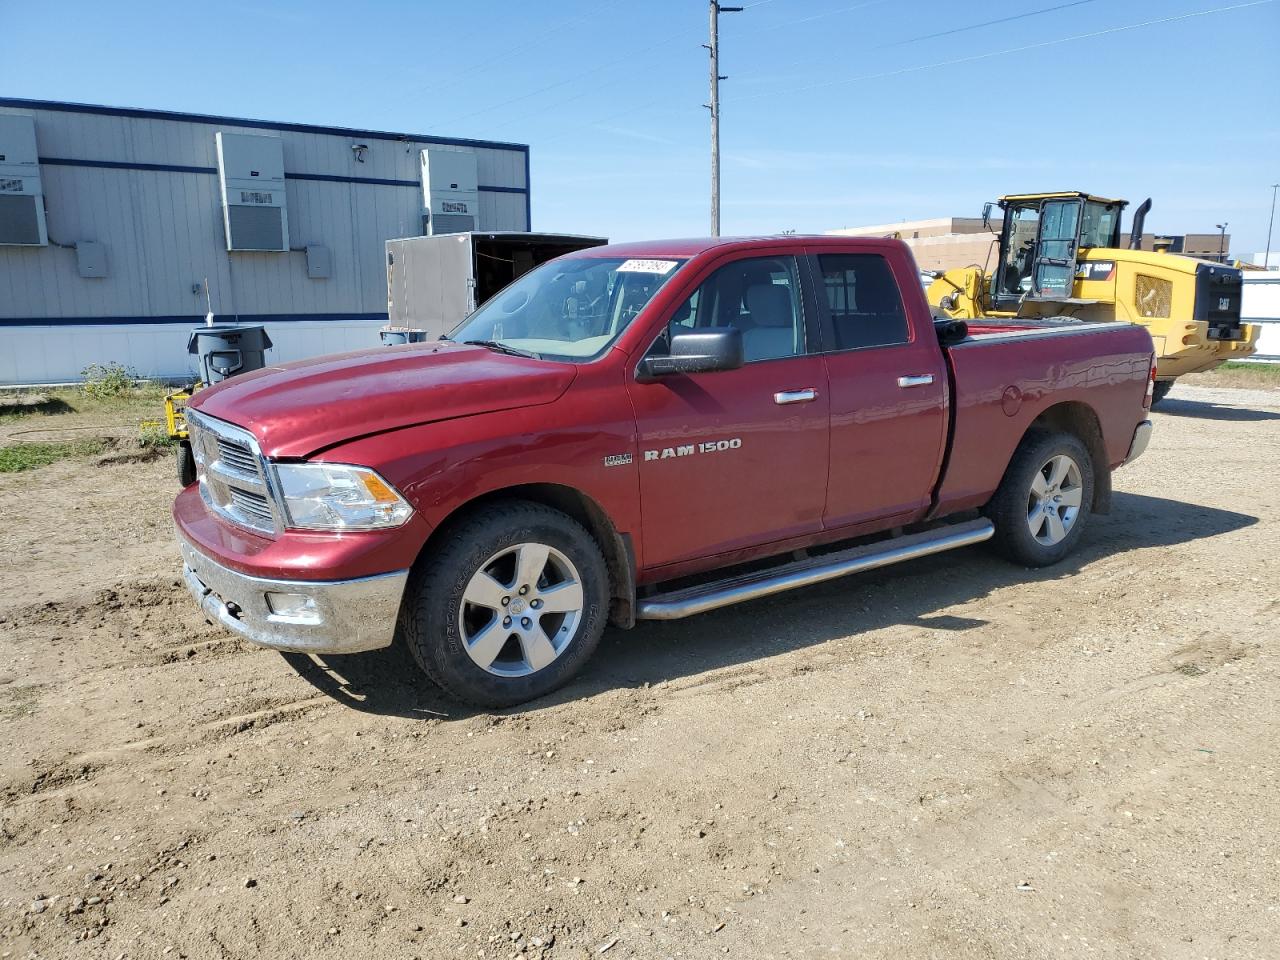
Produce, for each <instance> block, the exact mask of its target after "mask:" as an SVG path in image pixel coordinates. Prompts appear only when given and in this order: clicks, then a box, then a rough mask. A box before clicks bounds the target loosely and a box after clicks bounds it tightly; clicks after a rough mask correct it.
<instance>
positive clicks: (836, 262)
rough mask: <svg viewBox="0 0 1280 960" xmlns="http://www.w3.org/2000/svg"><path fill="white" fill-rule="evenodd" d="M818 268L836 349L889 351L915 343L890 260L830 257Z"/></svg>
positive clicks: (855, 255) (826, 255)
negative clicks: (891, 348)
mask: <svg viewBox="0 0 1280 960" xmlns="http://www.w3.org/2000/svg"><path fill="white" fill-rule="evenodd" d="M818 267H819V271H820V272H821V275H822V293H823V295H824V296H825V299H826V303H827V311H828V316H829V317H830V318H831V334H830V339H831V341H832V342H831V343H830V348H831V349H833V350H856V349H859V348H861V347H884V346H890V345H892V344H898V343H906V342H907V341H908V339H910V337H909V335H908V330H907V314H906V310H905V309H904V307H903V304H902V294H901V292H900V291H899V290H898V284H897V281H896V280H894V278H893V270H892V269H891V268H890V267H889V263H888V261H886V260H885V258H884V257H882V256H880V255H879V254H874V253H824V254H820V255H819V256H818Z"/></svg>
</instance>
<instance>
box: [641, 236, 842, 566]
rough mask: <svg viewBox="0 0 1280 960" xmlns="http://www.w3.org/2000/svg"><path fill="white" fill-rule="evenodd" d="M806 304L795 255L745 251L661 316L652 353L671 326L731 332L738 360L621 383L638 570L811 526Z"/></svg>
mask: <svg viewBox="0 0 1280 960" xmlns="http://www.w3.org/2000/svg"><path fill="white" fill-rule="evenodd" d="M805 300H806V298H805V297H804V295H803V291H802V288H801V282H800V264H799V263H798V261H797V259H796V257H794V256H790V255H787V256H751V257H746V258H741V259H737V260H732V261H730V262H729V263H727V264H724V265H722V266H720V267H718V268H717V269H715V270H714V271H713V272H712V273H711V274H710V275H709V276H708V277H707V278H706V279H705V280H703V281H702V282H701V283H700V284H699V285H698V287H697V289H696V290H695V291H694V292H693V293H692V294H691V295H690V296H689V297H688V299H687V300H685V301H684V303H682V304H681V305H680V306H679V307H677V308H676V310H675V311H674V312H673V313H672V315H671V316H670V317H669V318H668V321H667V326H666V328H665V330H664V333H663V334H662V335H661V336H659V337H658V339H657V340H656V341H655V343H654V344H653V346H652V348H651V350H650V352H651V353H658V354H661V353H664V352H665V351H666V350H667V344H668V342H669V340H668V337H669V336H670V332H671V331H675V332H678V331H679V330H681V329H686V330H697V329H699V328H702V327H710V326H733V327H737V328H739V329H740V330H742V339H743V348H744V353H745V357H746V363H745V364H744V365H743V366H742V367H740V368H739V369H737V370H723V371H717V372H713V373H698V374H690V375H675V376H667V377H662V378H659V379H657V380H655V381H653V382H647V383H640V382H636V381H634V380H633V381H632V382H631V384H630V387H629V389H630V391H631V396H632V403H633V405H634V408H635V413H636V425H637V430H638V435H639V447H640V464H639V475H640V498H641V507H642V513H643V521H642V531H643V537H642V542H641V558H640V561H641V563H642V564H643V565H644V566H646V567H657V566H663V565H668V564H673V563H680V562H682V561H687V560H695V559H698V558H701V557H709V556H716V555H720V554H725V553H731V552H733V551H735V550H741V549H745V548H750V547H754V546H758V545H760V544H765V543H769V542H773V541H777V540H783V539H786V538H788V537H792V536H799V535H804V534H809V533H813V532H815V531H817V530H819V529H820V528H821V524H822V510H823V503H824V500H825V497H826V485H827V429H828V416H827V415H828V410H829V398H828V395H827V380H826V370H825V366H824V364H823V360H822V357H821V356H818V355H817V354H816V352H814V351H811V350H810V344H811V343H816V342H817V337H816V318H814V317H813V316H812V303H811V302H810V304H809V307H810V309H809V310H808V311H806V309H805Z"/></svg>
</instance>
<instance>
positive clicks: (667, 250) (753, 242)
mask: <svg viewBox="0 0 1280 960" xmlns="http://www.w3.org/2000/svg"><path fill="white" fill-rule="evenodd" d="M899 242H901V241H896V240H893V239H891V238H888V237H884V238H881V237H839V236H831V235H829V234H785V235H782V234H774V235H772V236H761V237H685V238H682V239H675V240H640V241H635V242H632V243H609V244H605V245H604V246H602V247H591V248H590V249H587V250H580V251H578V252H577V253H574V254H571V256H574V257H636V258H640V257H693V256H697V255H698V254H700V253H706V252H707V251H708V250H713V249H726V250H748V249H750V248H751V247H753V246H764V245H769V246H774V245H777V244H784V245H787V246H790V245H792V244H796V245H802V244H819V243H820V244H822V245H824V246H831V245H832V244H839V245H841V246H844V245H852V246H858V247H876V246H891V245H893V244H895V243H899Z"/></svg>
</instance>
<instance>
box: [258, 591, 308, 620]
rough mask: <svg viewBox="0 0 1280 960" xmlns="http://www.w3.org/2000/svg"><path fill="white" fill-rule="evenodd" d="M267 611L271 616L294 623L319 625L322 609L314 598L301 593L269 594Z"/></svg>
mask: <svg viewBox="0 0 1280 960" xmlns="http://www.w3.org/2000/svg"><path fill="white" fill-rule="evenodd" d="M266 596H267V609H268V610H270V611H271V616H272V617H274V618H276V619H279V620H289V621H291V622H293V623H319V622H320V608H319V607H317V606H316V601H315V598H314V597H308V596H306V595H305V594H301V593H268V594H267V595H266Z"/></svg>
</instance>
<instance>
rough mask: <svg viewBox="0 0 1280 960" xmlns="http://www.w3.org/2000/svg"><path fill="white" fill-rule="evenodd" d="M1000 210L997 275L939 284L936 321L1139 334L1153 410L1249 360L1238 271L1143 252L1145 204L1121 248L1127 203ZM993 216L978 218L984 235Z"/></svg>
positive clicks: (1012, 199) (968, 271) (1027, 204)
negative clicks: (1051, 324)
mask: <svg viewBox="0 0 1280 960" xmlns="http://www.w3.org/2000/svg"><path fill="white" fill-rule="evenodd" d="M997 205H998V206H999V208H1000V210H1001V212H1002V213H1003V219H1002V223H1001V226H1000V229H999V235H998V237H997V239H996V241H995V242H994V243H993V246H995V245H996V244H998V256H997V258H996V263H995V266H994V268H993V269H990V271H989V272H988V267H987V266H983V267H978V266H976V265H974V266H969V267H963V268H960V269H955V270H947V271H945V272H943V273H941V274H940V275H937V278H936V279H935V280H934V281H933V282H932V283H931V284H930V285H929V287H928V297H929V303H930V305H931V306H932V307H933V308H934V310H935V311H936V312H937V313H939V314H941V315H945V316H947V317H950V318H953V319H957V320H975V319H979V320H990V321H997V322H998V321H999V319H1000V318H1002V317H1007V318H1015V317H1016V318H1020V319H1021V318H1027V317H1034V318H1044V319H1060V320H1064V321H1068V320H1075V321H1081V322H1106V321H1115V320H1119V321H1128V322H1131V323H1139V324H1142V325H1143V326H1144V327H1146V328H1147V329H1148V330H1149V331H1150V333H1151V339H1152V341H1153V342H1154V343H1155V351H1156V359H1157V368H1156V378H1157V382H1156V393H1155V399H1157V400H1159V399H1161V398H1162V397H1164V396H1165V394H1167V393H1168V392H1169V388H1170V387H1171V386H1172V385H1173V381H1174V379H1175V378H1177V377H1180V376H1182V375H1183V374H1184V373H1195V372H1197V371H1200V370H1211V369H1212V368H1214V367H1216V366H1218V365H1219V364H1220V363H1223V362H1224V361H1227V360H1238V359H1240V358H1242V357H1247V356H1249V355H1250V354H1252V353H1253V352H1254V349H1255V344H1256V343H1257V340H1258V332H1259V328H1258V325H1257V324H1247V323H1241V322H1240V295H1241V289H1242V286H1243V281H1242V280H1241V271H1240V270H1239V269H1238V268H1236V267H1234V266H1227V265H1226V264H1221V263H1214V262H1211V261H1208V260H1198V259H1195V258H1194V257H1187V256H1182V255H1180V254H1176V253H1170V252H1168V247H1167V245H1164V248H1163V249H1161V245H1160V244H1156V247H1157V249H1156V250H1155V251H1148V250H1141V249H1139V246H1140V244H1141V241H1142V228H1143V224H1144V221H1145V219H1146V215H1147V211H1149V210H1150V209H1151V201H1150V200H1146V201H1144V202H1143V203H1142V204H1141V205H1140V206H1139V207H1138V209H1137V210H1136V211H1135V212H1134V216H1133V225H1132V227H1131V229H1130V236H1129V243H1128V246H1127V247H1122V246H1121V234H1120V216H1121V213H1122V212H1123V211H1124V208H1125V207H1126V206H1128V202H1127V201H1125V200H1112V199H1108V198H1106V197H1096V196H1093V195H1092V194H1088V193H1079V192H1070V191H1064V192H1058V193H1021V194H1010V195H1008V196H1004V197H1001V198H1000V199H999V200H998V201H997ZM991 208H992V205H991V204H987V205H986V207H985V208H984V209H983V212H982V216H983V222H984V223H985V224H988V225H989V224H990V221H991V212H992V210H991ZM989 263H990V258H988V265H989Z"/></svg>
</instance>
